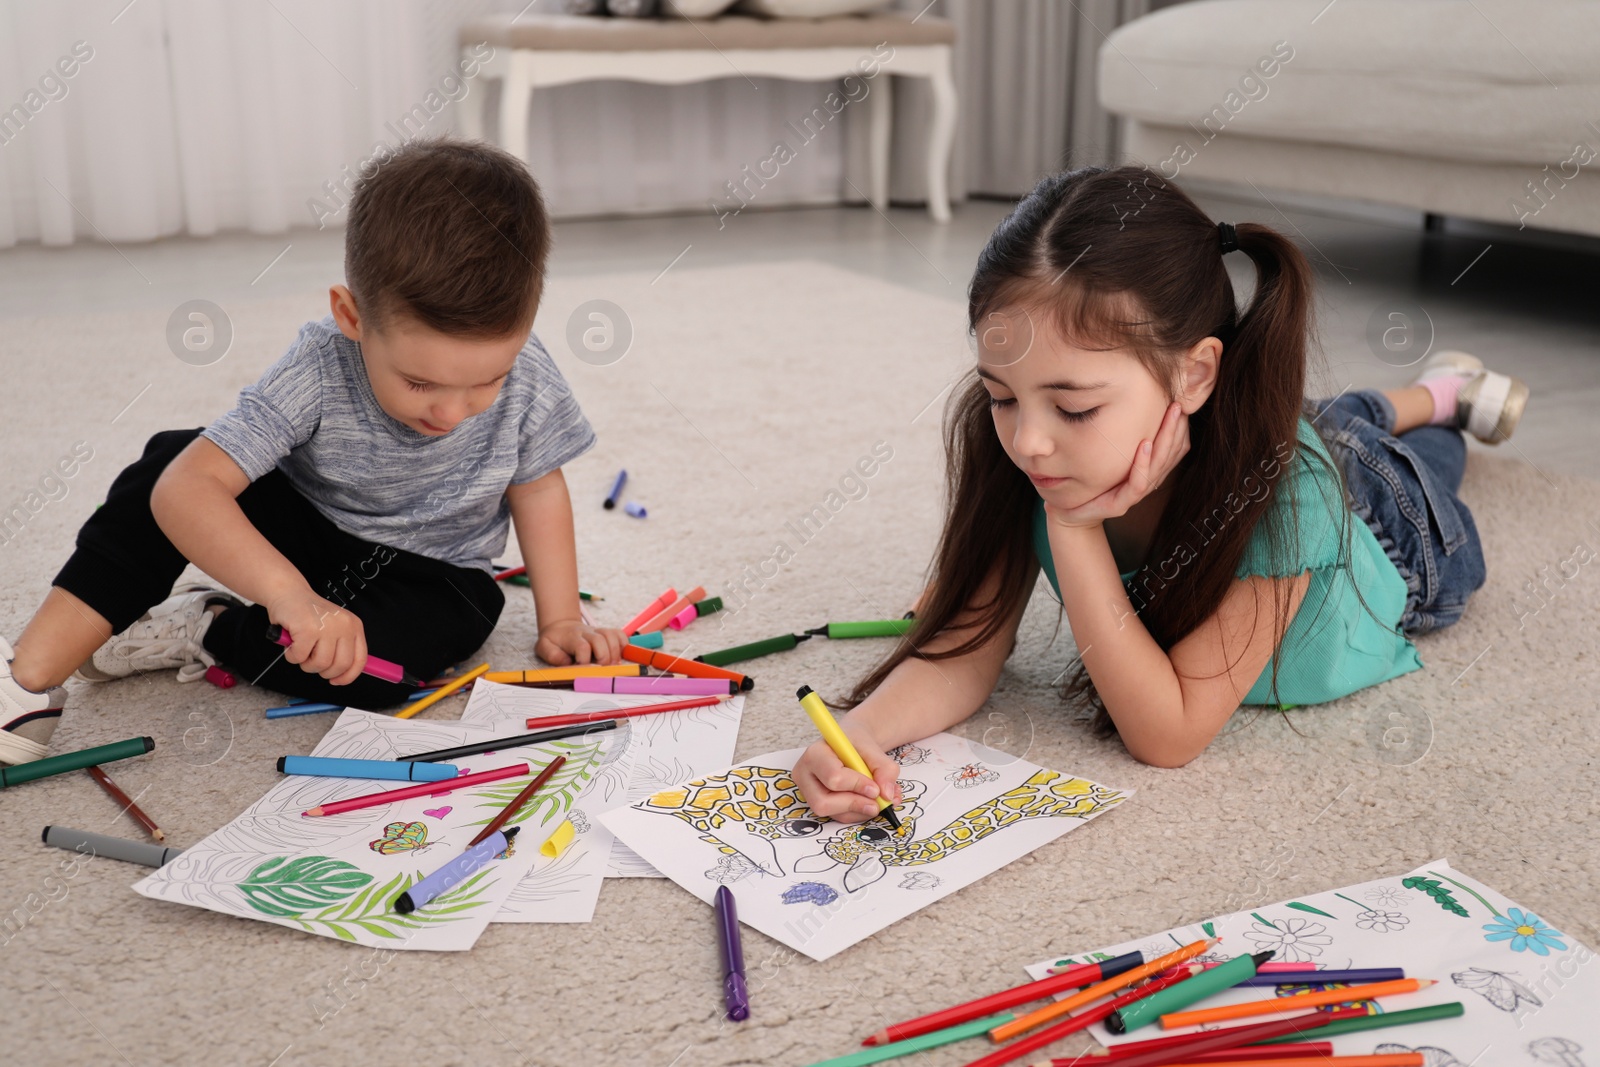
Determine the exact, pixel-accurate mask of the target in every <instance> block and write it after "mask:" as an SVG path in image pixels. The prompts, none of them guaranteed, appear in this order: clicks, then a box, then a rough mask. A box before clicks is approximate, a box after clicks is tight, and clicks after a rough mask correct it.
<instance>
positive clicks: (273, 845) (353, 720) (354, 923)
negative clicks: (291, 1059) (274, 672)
mask: <svg viewBox="0 0 1600 1067" xmlns="http://www.w3.org/2000/svg"><path fill="white" fill-rule="evenodd" d="M494 736H496V735H495V734H494V733H493V732H492V731H490V730H488V729H486V728H485V727H483V726H479V725H474V724H458V723H441V722H432V721H421V720H418V721H410V720H403V719H395V718H393V717H392V716H389V715H377V714H373V713H371V712H365V711H358V710H355V709H348V710H346V711H344V712H343V713H341V714H340V716H339V719H338V721H337V722H335V723H334V725H333V727H332V728H331V729H329V731H328V733H327V734H326V735H324V736H323V738H322V740H321V741H320V742H318V744H317V746H316V748H315V749H314V750H313V755H318V756H338V757H344V758H352V759H382V760H392V759H396V758H399V757H401V756H405V755H411V754H414V753H418V752H424V751H429V750H432V749H439V748H445V747H448V746H453V745H460V744H466V743H469V742H472V741H477V740H482V739H485V738H489V737H494ZM613 747H614V742H613V741H612V740H611V739H609V738H607V737H606V736H605V735H603V734H601V735H596V736H595V737H593V738H588V739H583V738H574V739H572V740H569V741H553V742H549V743H546V744H543V745H539V746H525V747H520V748H510V749H504V750H501V751H498V752H494V753H492V754H487V753H486V754H483V755H478V756H467V757H463V758H461V759H459V760H455V761H453V762H454V765H455V766H457V767H460V768H463V770H466V771H483V770H488V769H491V768H494V767H503V766H507V765H508V764H510V763H513V762H515V761H517V760H527V761H530V762H531V763H532V765H533V766H534V767H535V768H538V767H540V766H542V765H543V764H545V763H547V762H549V761H550V760H551V759H553V758H555V757H556V756H557V755H564V756H566V757H567V763H566V764H565V765H564V766H563V767H562V768H561V770H560V771H558V772H557V773H556V775H555V776H554V777H553V778H552V779H551V781H550V782H549V783H548V784H547V785H546V787H545V788H544V789H542V790H541V791H540V792H539V793H538V794H537V795H536V796H535V797H533V798H532V800H530V801H529V803H528V804H527V805H526V806H525V807H524V808H523V809H522V810H521V812H519V813H518V815H516V816H515V817H514V818H513V819H512V822H511V825H516V826H521V827H522V830H521V831H520V833H519V836H518V837H517V838H516V840H515V841H514V842H513V847H512V851H511V854H510V855H509V856H507V857H506V858H504V859H501V860H498V861H496V862H493V863H490V864H489V865H488V866H486V867H484V868H483V869H482V870H481V871H480V872H478V874H476V875H474V876H473V877H472V878H471V879H469V880H468V881H467V882H464V883H463V884H461V885H459V886H457V887H456V888H455V889H453V890H451V891H450V892H449V893H447V894H445V895H444V896H442V897H440V898H439V899H438V900H436V901H434V902H433V903H432V904H429V905H426V906H424V907H422V908H420V909H418V910H417V911H415V912H413V913H411V914H410V915H401V914H399V913H398V912H396V911H395V910H394V900H395V898H396V897H398V896H399V895H400V893H402V892H404V890H405V889H406V887H408V886H409V885H411V884H413V883H414V882H415V881H416V880H417V879H419V878H421V877H422V876H425V875H427V874H429V873H431V872H433V871H434V870H436V869H438V868H439V867H442V866H443V865H444V864H446V863H447V862H449V861H450V860H451V859H453V858H454V857H456V856H458V855H460V853H461V852H462V851H463V850H464V849H465V848H466V845H467V842H468V840H470V839H471V837H472V835H473V834H474V833H476V832H477V830H478V829H479V828H481V827H482V826H483V824H484V823H486V822H488V821H489V819H490V818H491V817H493V815H494V814H495V813H496V812H497V811H498V810H499V809H500V808H502V807H504V805H505V804H506V803H507V802H508V801H509V800H510V799H511V798H512V797H513V796H515V795H516V793H517V792H519V791H520V790H521V789H522V787H523V786H525V785H527V783H528V781H529V779H528V777H527V776H526V775H523V776H519V777H514V778H506V779H503V780H501V781H498V782H492V783H489V784H486V785H480V786H477V787H476V788H470V789H467V790H451V789H450V783H449V782H448V781H446V782H439V783H438V791H437V792H436V793H434V794H432V795H430V796H426V797H418V798H416V799H413V800H401V801H394V802H391V803H389V804H384V805H380V806H376V807H370V808H361V809H357V810H355V811H349V812H345V813H343V814H339V815H328V816H321V817H308V816H305V815H302V814H301V813H302V812H303V811H305V810H306V809H308V808H311V807H314V806H316V805H318V804H322V803H325V802H328V801H333V800H339V799H342V798H346V797H355V796H362V795H365V794H368V793H375V792H379V791H383V790H385V789H393V788H398V787H399V785H400V783H395V782H386V781H374V780H370V779H352V778H317V777H307V776H301V775H290V776H286V777H285V778H284V780H283V781H282V782H280V783H279V784H277V785H275V786H273V787H272V788H271V789H270V790H268V791H267V794H266V795H265V796H263V797H262V798H261V799H260V800H258V801H257V802H256V803H255V804H252V805H251V806H250V807H249V808H248V809H247V810H246V811H245V812H244V813H243V814H241V815H239V816H238V817H237V818H235V819H233V820H232V821H231V822H229V823H228V824H227V825H226V826H224V827H222V828H221V829H220V830H217V831H216V832H215V833H213V834H211V835H209V836H207V837H206V838H205V839H204V840H202V841H200V842H199V843H198V844H196V845H194V846H193V847H191V848H189V849H186V850H185V851H184V853H183V855H181V856H179V857H178V858H177V859H175V860H173V861H172V862H171V863H169V864H167V865H166V866H165V867H162V868H160V869H158V870H157V871H155V872H154V873H152V874H151V875H150V876H149V877H147V878H145V879H143V880H142V881H140V882H139V883H138V884H136V885H135V886H134V887H133V888H134V889H135V890H136V891H137V892H139V893H142V894H143V895H145V896H147V897H151V898H153V899H157V900H168V901H173V902H176V903H180V904H190V905H193V906H196V907H201V908H208V909H210V910H212V911H220V912H224V913H227V914H231V915H238V916H242V917H245V918H250V919H258V920H261V921H264V922H270V923H277V924H279V925H281V926H288V927H291V928H294V929H297V930H304V931H306V932H309V933H313V934H316V935H318V936H322V937H333V938H338V939H341V940H344V941H351V942H355V943H358V944H362V945H368V946H373V947H380V946H381V947H384V948H392V949H427V950H437V951H462V950H465V949H468V948H471V947H472V944H473V942H475V941H476V940H477V938H478V935H479V934H481V933H482V932H483V930H484V927H486V926H487V925H488V924H489V922H490V920H491V919H492V918H495V917H496V915H497V913H498V912H499V911H500V909H501V907H502V905H503V903H504V902H505V900H506V898H507V897H508V896H509V895H510V894H511V892H512V891H513V889H514V888H516V887H517V886H518V884H519V882H520V881H521V880H522V879H523V877H524V876H525V875H526V874H527V873H528V872H529V870H530V869H531V868H532V867H533V865H534V861H535V859H536V857H537V856H538V854H539V847H540V846H541V845H543V844H544V842H545V841H546V839H548V838H549V836H550V834H552V833H553V832H555V830H556V828H557V827H558V826H560V825H561V823H562V822H563V821H564V820H566V819H567V817H568V815H569V813H570V812H571V811H573V810H575V808H574V805H575V804H576V802H577V801H578V798H579V797H580V795H582V794H583V792H584V790H585V787H587V786H588V785H589V784H590V783H591V782H592V781H593V780H594V778H595V776H596V774H597V772H598V771H599V769H600V768H601V767H602V766H603V765H604V764H605V762H606V759H607V756H608V754H609V752H610V751H611V749H612V748H613Z"/></svg>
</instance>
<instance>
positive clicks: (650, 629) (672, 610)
mask: <svg viewBox="0 0 1600 1067" xmlns="http://www.w3.org/2000/svg"><path fill="white" fill-rule="evenodd" d="M705 596H706V587H705V586H703V585H697V586H695V587H694V588H693V589H691V590H689V591H688V592H687V593H685V594H683V595H682V596H680V597H678V598H677V599H676V600H674V601H672V602H671V603H670V604H668V605H667V606H666V607H664V608H662V609H661V610H660V611H658V612H656V613H655V614H654V615H652V616H650V618H649V619H648V620H647V621H646V622H645V624H644V625H643V626H641V627H639V629H638V632H639V633H642V634H648V633H654V632H655V631H657V630H662V629H665V628H666V625H667V623H669V622H671V621H672V617H673V616H674V615H676V614H677V613H678V612H680V611H682V610H683V609H684V608H686V607H688V606H689V605H691V604H693V603H695V602H696V601H698V600H704V599H705Z"/></svg>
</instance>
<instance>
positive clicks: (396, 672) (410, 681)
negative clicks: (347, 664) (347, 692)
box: [267, 625, 422, 688]
mask: <svg viewBox="0 0 1600 1067" xmlns="http://www.w3.org/2000/svg"><path fill="white" fill-rule="evenodd" d="M267 640H268V641H271V642H272V643H273V644H275V645H282V646H283V647H284V648H288V647H289V646H290V645H292V644H294V638H293V637H291V636H290V635H289V631H288V630H285V629H284V628H283V627H281V626H277V625H273V626H269V627H267ZM361 673H362V674H370V675H372V677H374V678H378V679H381V680H383V681H385V682H394V683H396V684H397V685H409V686H413V687H417V688H420V687H421V685H422V682H421V681H419V680H418V679H416V678H413V677H412V676H411V675H410V674H408V673H406V669H405V668H404V667H402V666H400V664H398V663H390V662H389V661H388V660H386V659H379V658H378V657H377V656H368V657H367V662H366V665H365V666H363V667H362V668H361Z"/></svg>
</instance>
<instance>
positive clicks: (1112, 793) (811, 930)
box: [601, 733, 1132, 960]
mask: <svg viewBox="0 0 1600 1067" xmlns="http://www.w3.org/2000/svg"><path fill="white" fill-rule="evenodd" d="M803 751H805V750H804V749H799V748H795V749H789V750H786V751H783V752H772V753H768V754H767V755H765V756H760V757H757V758H756V759H754V760H751V761H749V762H746V763H740V764H737V765H735V766H733V767H731V768H729V769H727V770H725V771H721V772H720V773H717V774H711V775H704V776H702V777H699V778H695V779H692V780H690V781H686V782H683V783H681V784H679V785H676V786H673V787H672V788H669V789H663V790H660V791H658V792H656V793H654V794H652V795H651V796H649V797H646V798H645V799H643V800H641V801H638V802H636V803H633V804H630V805H628V806H627V807H622V808H617V809H615V810H613V811H610V812H607V813H606V814H605V815H602V816H601V821H602V822H604V823H605V824H606V825H607V826H609V827H611V829H612V830H613V831H614V832H615V833H616V835H617V837H619V838H620V839H621V840H622V841H623V842H624V843H625V844H627V845H630V846H631V847H632V848H633V849H634V850H635V851H637V852H638V853H639V854H640V855H641V856H643V857H644V858H645V859H646V860H648V861H649V862H651V863H653V864H655V866H656V867H657V868H659V869H660V870H661V871H662V872H663V873H664V874H665V875H666V876H667V877H668V878H671V879H672V880H673V881H674V882H677V883H678V884H679V885H680V886H682V887H683V888H685V889H687V890H688V891H689V892H691V893H693V894H694V895H695V896H697V897H699V898H700V899H701V900H704V901H706V902H707V903H710V902H711V899H712V897H713V896H714V895H715V893H716V890H717V887H718V886H719V885H727V886H729V888H731V889H732V890H733V893H734V896H735V898H736V900H737V902H738V908H739V919H740V920H741V921H742V922H744V923H746V924H748V925H750V926H753V927H755V928H756V929H758V930H760V931H761V932H762V933H765V934H767V935H768V936H769V937H773V938H776V939H777V940H779V941H782V942H783V943H784V944H786V945H788V946H789V947H791V948H793V949H796V950H798V951H800V952H804V953H805V954H806V955H808V956H810V957H811V958H812V959H815V960H825V959H827V958H828V957H830V956H832V955H834V954H835V953H837V952H839V951H841V950H843V949H846V948H849V947H850V946H851V945H853V944H855V943H856V942H858V941H861V940H863V939H865V938H867V937H870V936H871V935H873V934H875V933H877V932H878V931H879V930H882V929H883V928H884V927H886V926H888V925H889V924H891V923H893V922H895V921H896V920H898V919H903V918H905V917H906V916H907V915H910V914H911V913H912V912H915V911H917V910H919V909H921V908H924V907H926V906H927V905H929V904H931V903H933V902H934V901H936V900H939V899H941V898H943V897H947V896H949V895H950V894H951V893H954V892H955V891H956V890H958V889H961V888H963V887H965V886H967V885H970V884H972V883H973V882H976V881H977V880H978V879H979V878H982V877H983V876H984V875H986V874H990V873H991V872H993V871H996V870H999V869H1000V868H1001V867H1004V866H1005V865H1006V864H1008V863H1010V862H1012V861H1013V860H1016V859H1019V858H1020V857H1022V856H1025V855H1027V854H1028V853H1029V852H1032V851H1033V850H1034V849H1036V848H1038V847H1040V846H1041V845H1044V844H1047V843H1048V842H1050V841H1053V840H1055V839H1056V838H1058V837H1060V836H1061V835H1062V834H1065V833H1067V832H1068V831H1069V830H1074V829H1076V828H1077V827H1079V826H1081V825H1083V824H1084V823H1085V822H1088V821H1089V820H1090V819H1093V818H1094V817H1096V816H1097V815H1100V814H1102V813H1103V812H1105V811H1108V810H1110V809H1111V808H1113V807H1115V806H1116V805H1118V804H1120V803H1122V802H1123V801H1124V800H1126V799H1127V798H1128V797H1129V796H1132V793H1131V792H1129V791H1125V790H1117V789H1111V788H1109V787H1107V786H1103V785H1099V784H1097V783H1095V782H1091V781H1088V780H1087V779H1084V778H1074V777H1072V776H1071V775H1067V774H1061V773H1059V772H1057V771H1051V770H1046V769H1044V768H1042V767H1039V766H1036V765H1035V764H1032V763H1028V762H1027V761H1025V760H1022V759H1019V758H1018V757H1016V756H1012V755H1010V754H1008V753H1005V752H1000V751H998V750H996V749H992V748H988V747H986V746H984V745H980V744H978V743H976V742H973V741H968V740H967V739H965V738H962V737H957V736H955V735H954V734H943V733H942V734H935V735H934V736H933V737H930V738H928V739H926V740H924V741H918V742H916V743H915V744H909V745H901V746H900V747H899V748H896V749H894V750H893V751H891V752H890V753H889V754H890V755H891V756H892V757H894V759H895V760H896V761H897V762H898V763H899V764H900V788H901V792H902V794H903V800H902V802H901V803H900V804H899V805H897V806H896V814H897V815H898V817H899V819H900V828H899V829H898V830H895V829H894V828H892V827H891V826H890V825H889V823H888V822H887V821H886V820H884V819H882V818H878V819H873V820H870V821H868V822H864V823H849V824H847V823H836V822H834V821H833V820H831V819H828V818H826V817H819V816H816V815H813V814H811V811H810V809H808V808H807V807H806V805H805V801H804V800H802V799H801V797H800V790H799V787H798V786H796V785H795V782H794V780H793V779H792V778H791V777H790V776H789V772H790V771H791V770H792V769H793V767H794V764H795V760H797V759H799V758H800V753H801V752H803Z"/></svg>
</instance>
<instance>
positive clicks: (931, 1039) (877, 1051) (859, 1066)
mask: <svg viewBox="0 0 1600 1067" xmlns="http://www.w3.org/2000/svg"><path fill="white" fill-rule="evenodd" d="M1015 1018H1016V1015H1015V1014H1013V1013H1012V1012H1009V1011H1003V1012H1001V1013H1000V1014H999V1015H991V1016H989V1017H988V1018H987V1019H974V1020H972V1021H971V1022H970V1023H962V1024H961V1025H959V1026H950V1027H946V1028H945V1029H943V1030H935V1031H934V1032H933V1033H931V1034H923V1035H922V1036H920V1037H909V1038H907V1039H906V1040H904V1041H896V1042H894V1043H892V1044H888V1045H879V1046H878V1047H877V1048H869V1049H862V1050H861V1051H860V1052H852V1053H850V1054H849V1055H846V1056H837V1057H835V1058H834V1059H831V1060H823V1061H822V1062H820V1063H813V1064H812V1065H811V1067H866V1065H867V1064H869V1063H881V1062H883V1061H884V1060H892V1059H894V1058H895V1057H896V1056H909V1055H911V1053H913V1052H921V1051H922V1050H923V1049H929V1048H938V1047H939V1046H940V1045H948V1044H950V1042H952V1041H961V1040H963V1039H964V1038H969V1037H977V1036H978V1035H979V1034H984V1033H988V1032H989V1031H990V1030H993V1029H994V1028H995V1027H997V1026H999V1025H1000V1024H1001V1023H1008V1022H1010V1021H1011V1020H1012V1019H1015ZM1308 1062H1309V1061H1308Z"/></svg>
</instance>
